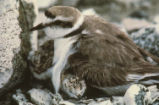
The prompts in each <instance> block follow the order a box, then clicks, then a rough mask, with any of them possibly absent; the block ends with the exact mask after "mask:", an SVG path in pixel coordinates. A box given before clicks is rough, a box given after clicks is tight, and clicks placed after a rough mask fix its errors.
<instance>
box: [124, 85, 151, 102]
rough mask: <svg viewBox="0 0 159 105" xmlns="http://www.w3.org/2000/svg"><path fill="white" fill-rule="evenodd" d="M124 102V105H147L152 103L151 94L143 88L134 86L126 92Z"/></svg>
mask: <svg viewBox="0 0 159 105" xmlns="http://www.w3.org/2000/svg"><path fill="white" fill-rule="evenodd" d="M124 102H125V104H126V105H149V104H151V103H152V99H151V93H150V91H149V90H148V88H146V87H145V86H143V85H140V84H134V85H132V86H130V88H129V89H128V90H127V91H126V93H125V95H124Z"/></svg>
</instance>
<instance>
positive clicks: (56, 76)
mask: <svg viewBox="0 0 159 105" xmlns="http://www.w3.org/2000/svg"><path fill="white" fill-rule="evenodd" d="M75 41H76V39H75V38H72V37H71V38H60V39H55V41H54V58H53V63H54V66H53V67H52V68H51V72H52V82H53V85H54V88H55V91H56V93H57V92H58V90H59V88H60V82H61V80H60V76H61V72H62V71H63V70H64V67H65V66H66V64H67V60H68V57H69V56H70V55H71V54H73V53H74V52H75V50H74V49H73V48H72V45H73V43H74V42H75Z"/></svg>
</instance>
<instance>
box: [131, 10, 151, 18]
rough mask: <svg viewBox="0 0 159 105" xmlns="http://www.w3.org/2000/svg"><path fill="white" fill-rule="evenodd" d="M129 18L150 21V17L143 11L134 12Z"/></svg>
mask: <svg viewBox="0 0 159 105" xmlns="http://www.w3.org/2000/svg"><path fill="white" fill-rule="evenodd" d="M129 16H130V17H132V18H138V19H148V17H149V16H148V14H147V13H146V12H145V11H142V10H136V11H133V12H132V13H131V14H130V15H129Z"/></svg>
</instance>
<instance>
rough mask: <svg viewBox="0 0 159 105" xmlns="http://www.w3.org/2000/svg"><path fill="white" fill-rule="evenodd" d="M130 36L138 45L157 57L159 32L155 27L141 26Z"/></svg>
mask: <svg viewBox="0 0 159 105" xmlns="http://www.w3.org/2000/svg"><path fill="white" fill-rule="evenodd" d="M130 37H131V38H132V39H133V41H134V42H135V43H136V44H137V45H138V46H140V47H141V48H144V49H146V50H147V51H149V52H150V53H152V54H154V55H156V56H158V57H159V52H158V51H159V32H158V31H157V29H156V28H155V27H147V28H142V29H140V30H139V31H137V32H133V33H131V35H130Z"/></svg>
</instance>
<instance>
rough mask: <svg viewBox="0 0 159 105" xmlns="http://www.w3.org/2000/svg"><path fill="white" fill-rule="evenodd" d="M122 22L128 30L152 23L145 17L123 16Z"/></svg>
mask: <svg viewBox="0 0 159 105" xmlns="http://www.w3.org/2000/svg"><path fill="white" fill-rule="evenodd" d="M122 24H123V25H124V27H125V29H126V30H127V31H128V32H132V31H134V30H138V29H141V28H145V27H148V26H151V25H152V24H151V23H150V22H148V21H146V20H145V19H137V18H125V19H123V20H122Z"/></svg>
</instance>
